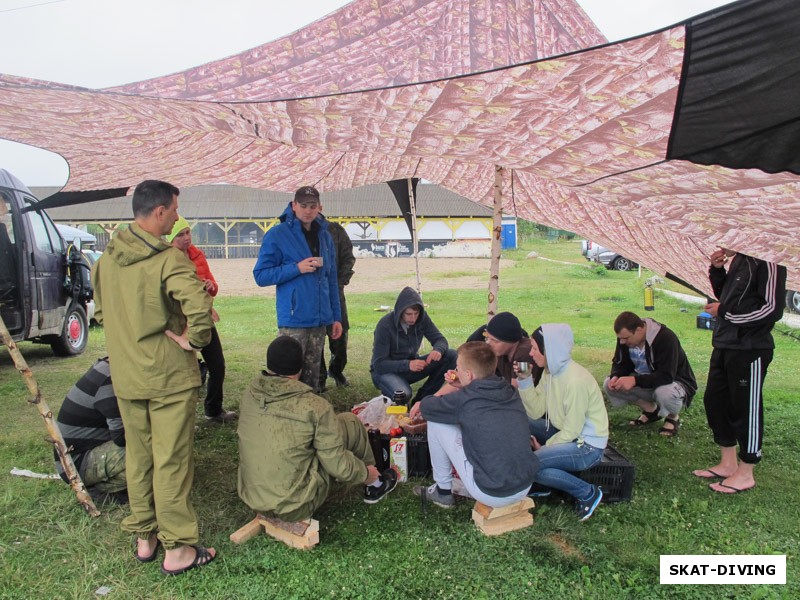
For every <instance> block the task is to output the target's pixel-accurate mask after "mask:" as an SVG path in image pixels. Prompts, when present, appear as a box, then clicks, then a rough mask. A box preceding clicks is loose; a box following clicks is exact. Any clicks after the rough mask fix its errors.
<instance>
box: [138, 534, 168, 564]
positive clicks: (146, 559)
mask: <svg viewBox="0 0 800 600" xmlns="http://www.w3.org/2000/svg"><path fill="white" fill-rule="evenodd" d="M160 545H161V542H160V541H159V539H158V538H156V546H155V548H153V553H152V554H151V555H150V556H145V557H141V556H139V544H138V543H137V541H136V539H134V540H133V558H135V559H136V560H138V561H139V562H140V563H151V562H153V561H154V560H155V559H156V556H158V547H159V546H160Z"/></svg>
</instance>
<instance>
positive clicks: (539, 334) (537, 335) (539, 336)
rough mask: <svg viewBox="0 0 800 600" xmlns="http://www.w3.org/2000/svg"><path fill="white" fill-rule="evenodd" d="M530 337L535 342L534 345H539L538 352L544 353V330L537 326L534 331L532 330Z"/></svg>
mask: <svg viewBox="0 0 800 600" xmlns="http://www.w3.org/2000/svg"><path fill="white" fill-rule="evenodd" d="M531 339H532V340H533V341H534V342H536V345H537V346H538V347H539V352H541V353H542V354H545V351H544V332H543V331H542V328H541V327H538V328H537V329H536V331H534V332H533V334H532V335H531Z"/></svg>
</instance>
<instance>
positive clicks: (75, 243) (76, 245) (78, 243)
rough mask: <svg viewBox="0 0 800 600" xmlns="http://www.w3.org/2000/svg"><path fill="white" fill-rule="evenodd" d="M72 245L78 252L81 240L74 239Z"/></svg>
mask: <svg viewBox="0 0 800 600" xmlns="http://www.w3.org/2000/svg"><path fill="white" fill-rule="evenodd" d="M72 245H73V246H75V248H76V249H77V250H80V249H81V238H79V237H76V238H75V239H74V240H72Z"/></svg>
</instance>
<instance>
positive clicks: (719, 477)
mask: <svg viewBox="0 0 800 600" xmlns="http://www.w3.org/2000/svg"><path fill="white" fill-rule="evenodd" d="M698 471H705V472H706V473H711V475H698V474H697V473H692V475H694V476H695V477H699V478H700V479H727V478H728V477H730V475H720V474H719V473H717V472H716V471H712V470H711V469H698Z"/></svg>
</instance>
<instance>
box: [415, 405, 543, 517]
mask: <svg viewBox="0 0 800 600" xmlns="http://www.w3.org/2000/svg"><path fill="white" fill-rule="evenodd" d="M428 451H429V452H430V454H431V466H432V467H433V479H434V481H435V482H436V485H438V486H439V488H440V489H443V490H452V489H453V467H455V469H456V471H457V472H458V476H459V478H460V479H461V482H462V483H463V484H464V487H465V488H467V491H468V492H469V493H470V495H471V496H472V497H473V498H475V500H477V501H478V502H481V503H483V504H485V505H486V506H490V507H492V508H500V507H501V506H508V505H509V504H514V503H515V502H519V501H520V500H522V499H523V498H524V497H525V496H527V495H528V491H529V490H530V486H528V487H527V488H525V489H524V490H522V491H521V492H518V493H516V494H514V495H513V496H508V497H506V498H497V497H495V496H490V495H488V494H485V493H483V492H482V491H481V489H480V488H479V487H478V486H477V484H476V483H475V477H474V475H473V471H472V464H470V462H469V461H468V460H467V457H466V455H465V454H464V443H463V441H462V439H461V427H459V426H458V425H450V424H446V423H434V422H432V421H429V422H428Z"/></svg>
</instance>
